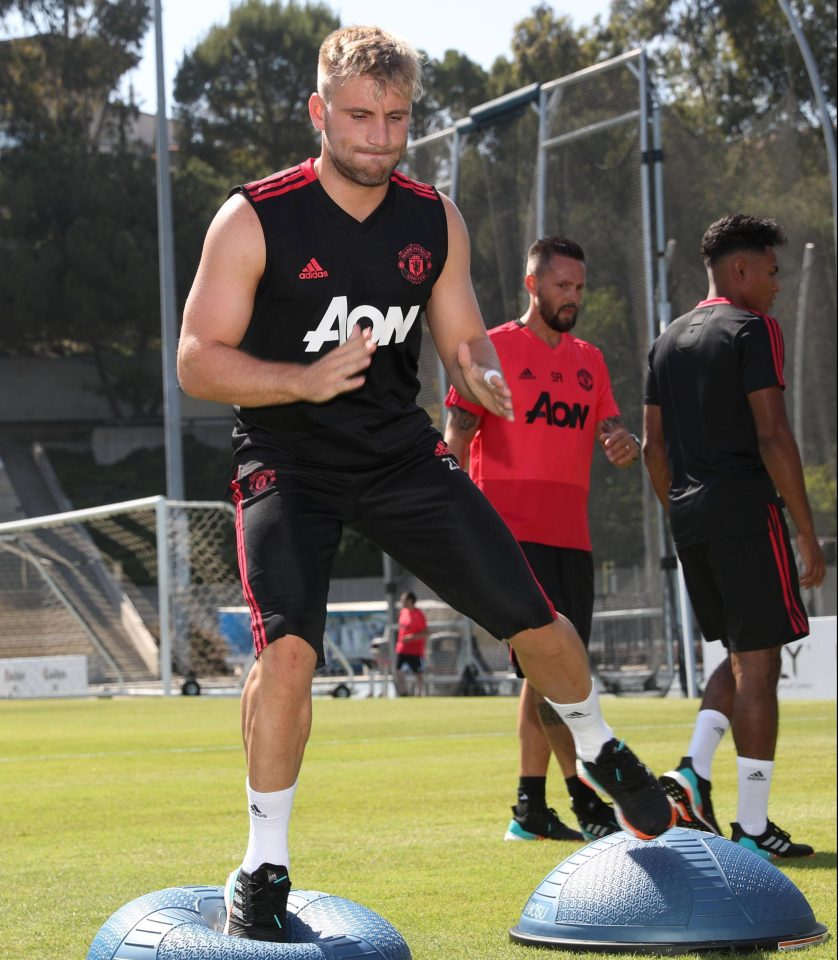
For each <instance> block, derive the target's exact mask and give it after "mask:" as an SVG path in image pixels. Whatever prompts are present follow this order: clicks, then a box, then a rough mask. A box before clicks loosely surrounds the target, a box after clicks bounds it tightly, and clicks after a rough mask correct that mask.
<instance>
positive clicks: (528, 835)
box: [503, 807, 585, 841]
mask: <svg viewBox="0 0 838 960" xmlns="http://www.w3.org/2000/svg"><path fill="white" fill-rule="evenodd" d="M503 839H504V840H577V841H579V840H584V839H585V838H584V837H583V836H582V834H581V833H579V831H578V830H574V829H573V828H572V827H569V826H568V825H567V824H566V823H563V822H562V821H561V819H560V818H559V815H558V814H557V813H556V811H555V810H554V809H553V808H552V807H550V808H549V809H547V810H532V811H527V812H526V813H523V814H522V813H519V812H518V807H513V808H512V819H511V820H510V821H509V826H508V827H507V828H506V833H505V834H504V837H503Z"/></svg>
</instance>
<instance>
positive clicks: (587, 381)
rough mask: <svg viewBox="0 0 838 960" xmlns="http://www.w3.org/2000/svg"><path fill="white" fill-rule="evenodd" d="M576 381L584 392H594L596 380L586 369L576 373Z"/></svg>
mask: <svg viewBox="0 0 838 960" xmlns="http://www.w3.org/2000/svg"><path fill="white" fill-rule="evenodd" d="M576 379H577V380H578V381H579V386H580V387H581V388H582V389H583V390H593V387H594V378H593V376H592V375H591V374H590V373H589V372H588V371H587V370H585V368H584V367H583V368H582V369H581V370H577V371H576Z"/></svg>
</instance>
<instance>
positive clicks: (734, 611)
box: [678, 504, 809, 653]
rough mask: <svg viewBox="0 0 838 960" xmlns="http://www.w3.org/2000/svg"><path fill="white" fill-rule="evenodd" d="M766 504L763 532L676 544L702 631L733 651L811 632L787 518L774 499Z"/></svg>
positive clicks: (787, 640)
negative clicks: (764, 531)
mask: <svg viewBox="0 0 838 960" xmlns="http://www.w3.org/2000/svg"><path fill="white" fill-rule="evenodd" d="M766 507H767V532H766V533H764V534H759V535H756V536H750V537H741V538H740V537H737V538H732V539H730V540H711V541H709V542H707V543H697V544H691V545H689V546H686V547H679V548H678V557H679V559H680V561H681V565H682V566H683V569H684V579H685V580H686V584H687V591H688V593H689V595H690V601H691V603H692V606H693V610H694V611H695V615H696V619H697V620H698V624H699V626H700V627H701V632H702V633H703V634H704V637H705V639H706V640H721V641H722V643H723V644H724V645H725V646H726V647H727V648H728V650H730V651H731V652H733V653H743V652H745V651H748V650H765V649H768V648H769V647H777V646H780V645H781V644H784V643H791V641H792V640H799V639H800V638H801V637H805V636H807V635H808V633H809V621H808V618H807V616H806V610H805V608H804V606H803V601H802V600H801V599H800V587H799V585H798V581H797V566H796V564H795V560H794V553H793V552H792V547H791V542H790V540H789V532H788V527H787V526H786V521H785V518H784V516H783V513H782V511H781V510H780V509H779V507H777V506H775V505H774V504H768V505H766Z"/></svg>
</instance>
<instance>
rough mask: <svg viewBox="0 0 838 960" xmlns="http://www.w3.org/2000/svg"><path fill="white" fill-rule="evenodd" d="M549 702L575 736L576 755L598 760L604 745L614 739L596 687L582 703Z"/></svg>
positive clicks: (592, 688)
mask: <svg viewBox="0 0 838 960" xmlns="http://www.w3.org/2000/svg"><path fill="white" fill-rule="evenodd" d="M545 699H547V698H546V697H545ZM547 702H548V703H549V704H550V706H551V707H552V708H553V709H554V710H555V711H556V713H558V715H559V716H560V717H561V718H562V720H563V721H564V722H565V723H566V724H567V728H568V730H570V732H571V734H572V735H573V742H574V744H575V746H576V755H577V756H578V757H581V758H582V760H588V761H591V760H596V758H597V757H598V756H599V752H600V750H601V749H602V745H603V744H604V743H607V742H608V741H609V740H611V739H612V738H613V737H614V732H613V731H612V729H611V727H609V726H608V724H607V723H606V722H605V720H603V718H602V710H600V706H599V694H598V693H597V690H596V687H591V692H590V693H589V694H588V696H587V697H586V698H585V699H584V700H582V701H581V702H580V703H554V702H553V701H552V700H547Z"/></svg>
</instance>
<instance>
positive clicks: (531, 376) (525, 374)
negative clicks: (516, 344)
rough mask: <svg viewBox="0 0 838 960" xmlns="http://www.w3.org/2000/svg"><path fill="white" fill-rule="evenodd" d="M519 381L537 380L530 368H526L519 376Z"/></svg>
mask: <svg viewBox="0 0 838 960" xmlns="http://www.w3.org/2000/svg"><path fill="white" fill-rule="evenodd" d="M518 379H519V380H535V374H534V373H533V372H532V370H530V368H529V367H524V369H523V370H522V371H521V373H519V374H518Z"/></svg>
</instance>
